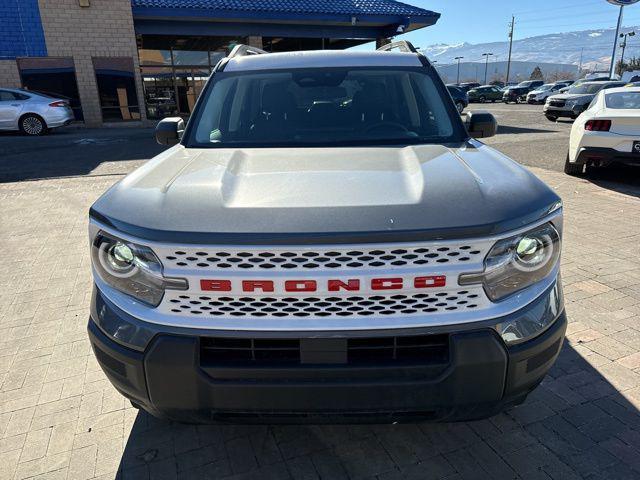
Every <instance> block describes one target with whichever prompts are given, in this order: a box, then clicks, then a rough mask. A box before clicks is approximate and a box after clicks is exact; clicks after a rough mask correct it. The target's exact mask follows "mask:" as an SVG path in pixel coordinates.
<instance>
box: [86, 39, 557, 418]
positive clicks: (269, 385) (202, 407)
mask: <svg viewBox="0 0 640 480" xmlns="http://www.w3.org/2000/svg"><path fill="white" fill-rule="evenodd" d="M496 128H497V126H496V122H495V119H494V118H493V117H492V116H491V115H490V114H488V113H481V112H480V113H473V112H472V113H470V114H468V116H467V121H466V123H465V122H463V120H462V118H461V117H460V115H459V114H458V112H457V111H456V107H455V105H454V103H453V101H452V100H451V97H450V96H449V93H448V92H447V90H446V88H445V86H444V85H443V83H442V81H441V80H440V77H439V76H438V74H437V73H436V71H435V70H434V68H433V67H432V65H431V64H430V63H429V61H428V60H427V59H426V58H425V57H424V56H422V55H421V54H420V53H419V52H417V51H416V50H415V49H414V48H413V47H412V46H411V45H410V44H408V43H406V42H400V43H397V44H392V45H390V46H387V47H384V48H383V49H382V51H377V52H342V51H341V52H338V51H318V52H295V53H278V54H265V53H264V52H262V51H259V50H256V49H252V48H250V47H246V46H237V47H236V48H235V49H234V50H233V51H232V52H231V54H230V55H229V56H228V57H227V58H225V59H224V60H222V61H221V62H220V63H219V64H218V65H217V66H216V68H215V71H214V72H213V74H212V75H211V78H210V79H209V81H208V83H207V85H206V87H205V89H204V91H203V93H202V95H201V96H200V99H199V100H198V102H197V105H196V107H195V110H194V112H193V115H192V116H191V119H190V120H189V122H188V125H187V126H186V127H185V125H184V123H183V121H182V119H180V118H170V119H165V120H164V121H162V122H160V123H159V125H158V127H157V129H156V138H157V139H158V141H159V142H160V143H163V144H166V145H172V147H171V148H169V149H168V150H166V151H165V152H164V153H162V154H160V155H158V156H157V157H155V158H154V159H152V160H150V161H149V162H148V163H146V164H145V165H144V166H143V167H141V168H139V169H138V170H136V171H135V172H133V173H131V174H130V175H129V176H127V177H126V178H125V179H123V180H121V181H120V182H118V183H117V184H115V185H114V186H113V187H112V188H111V189H109V190H108V191H107V192H106V193H105V194H104V195H103V196H102V197H101V198H100V199H99V200H98V201H97V202H96V203H95V204H94V205H93V206H92V208H91V210H90V226H89V233H90V243H91V255H92V262H93V275H94V279H95V289H94V293H93V302H92V307H91V313H90V320H89V327H88V329H89V336H90V339H91V344H92V346H93V350H94V352H95V355H96V358H97V360H98V362H99V363H100V365H101V366H102V368H103V370H104V372H105V374H106V375H107V377H108V378H109V379H110V381H111V382H112V383H113V385H114V386H115V388H117V389H118V391H119V392H121V393H122V394H123V395H124V396H126V397H127V398H129V399H130V400H131V402H132V403H133V404H134V406H136V407H139V408H142V409H144V410H147V411H148V412H150V413H152V414H153V415H156V416H159V417H164V418H170V419H174V420H178V421H185V422H217V421H244V422H252V423H255V422H343V421H346V422H355V421H363V422H370V421H373V422H400V421H414V420H416V419H420V420H433V421H456V420H464V419H475V418H483V417H487V416H490V415H493V414H495V413H497V412H499V411H501V410H502V409H505V408H508V407H510V406H513V405H517V404H519V403H521V402H523V401H524V399H525V398H526V396H527V395H528V394H529V393H530V392H531V391H532V390H533V389H534V388H535V387H536V386H537V385H538V384H539V383H540V381H541V380H542V378H543V377H544V375H545V374H546V372H547V371H548V370H549V368H550V367H551V365H552V364H553V362H554V360H555V359H556V357H557V355H558V352H559V350H560V348H561V346H562V342H563V337H564V332H565V328H566V317H565V313H564V304H563V296H562V288H561V284H560V262H559V257H560V248H561V237H562V203H561V201H560V199H559V198H558V196H557V195H556V194H555V193H554V192H553V191H551V190H550V189H549V188H548V187H547V186H546V185H545V184H544V183H542V182H541V181H540V180H538V179H537V178H536V177H535V176H534V175H532V174H531V173H530V172H529V171H527V170H526V169H524V168H522V167H521V166H519V165H518V164H517V163H516V162H514V161H512V160H510V159H509V158H507V157H505V156H504V155H502V154H501V153H499V152H497V151H495V150H493V149H492V148H490V147H488V146H486V145H484V144H483V143H481V142H480V141H478V140H476V138H479V137H486V136H491V135H494V134H495V133H496Z"/></svg>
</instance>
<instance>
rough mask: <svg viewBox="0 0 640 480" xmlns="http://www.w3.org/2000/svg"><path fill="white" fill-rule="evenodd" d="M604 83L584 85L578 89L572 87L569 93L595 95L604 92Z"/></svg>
mask: <svg viewBox="0 0 640 480" xmlns="http://www.w3.org/2000/svg"><path fill="white" fill-rule="evenodd" d="M603 86H604V84H603V83H583V84H581V85H578V86H577V87H571V88H570V89H569V91H568V92H567V93H570V94H595V93H598V92H599V91H600V90H602V87H603Z"/></svg>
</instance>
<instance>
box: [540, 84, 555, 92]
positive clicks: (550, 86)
mask: <svg viewBox="0 0 640 480" xmlns="http://www.w3.org/2000/svg"><path fill="white" fill-rule="evenodd" d="M552 88H553V85H551V84H547V85H542V86H541V87H538V90H540V91H541V92H546V91H547V90H551V89H552Z"/></svg>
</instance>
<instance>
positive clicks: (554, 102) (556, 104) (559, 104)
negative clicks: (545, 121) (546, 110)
mask: <svg viewBox="0 0 640 480" xmlns="http://www.w3.org/2000/svg"><path fill="white" fill-rule="evenodd" d="M565 103H566V102H565V101H564V100H551V101H550V102H549V105H550V106H552V107H564V105H565Z"/></svg>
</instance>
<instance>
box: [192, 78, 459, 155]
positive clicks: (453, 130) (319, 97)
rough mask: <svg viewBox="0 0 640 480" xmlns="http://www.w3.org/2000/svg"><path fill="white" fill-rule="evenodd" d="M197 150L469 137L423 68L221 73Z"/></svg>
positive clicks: (197, 133) (202, 117)
mask: <svg viewBox="0 0 640 480" xmlns="http://www.w3.org/2000/svg"><path fill="white" fill-rule="evenodd" d="M213 81H214V83H213V84H212V86H210V88H208V89H207V91H206V98H205V101H204V103H203V104H202V105H201V106H200V108H199V109H198V115H197V118H196V119H195V122H194V125H195V129H194V130H193V132H192V134H191V138H190V141H188V142H187V143H188V144H190V145H191V146H212V147H215V146H218V147H224V146H238V145H244V146H271V145H273V146H300V145H322V146H326V145H336V144H346V145H351V144H358V145H368V144H371V145H373V144H381V143H388V142H393V143H408V144H415V143H430V142H433V143H445V142H452V141H460V140H462V139H463V138H464V134H463V132H462V131H461V130H462V129H461V128H460V126H459V125H458V123H455V124H454V123H453V121H452V116H451V115H450V112H449V110H447V106H448V103H449V102H447V103H446V104H445V102H444V101H443V94H444V93H441V92H440V90H439V89H438V88H437V86H436V84H435V83H434V80H433V79H432V78H431V76H429V75H428V74H427V73H426V72H425V71H424V70H423V69H395V68H394V69H390V68H353V69H348V68H331V69H326V68H323V69H296V70H292V71H270V72H260V71H258V72H239V73H235V72H228V73H224V72H222V73H217V74H215V76H214V78H213Z"/></svg>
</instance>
